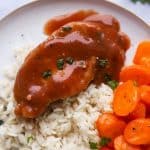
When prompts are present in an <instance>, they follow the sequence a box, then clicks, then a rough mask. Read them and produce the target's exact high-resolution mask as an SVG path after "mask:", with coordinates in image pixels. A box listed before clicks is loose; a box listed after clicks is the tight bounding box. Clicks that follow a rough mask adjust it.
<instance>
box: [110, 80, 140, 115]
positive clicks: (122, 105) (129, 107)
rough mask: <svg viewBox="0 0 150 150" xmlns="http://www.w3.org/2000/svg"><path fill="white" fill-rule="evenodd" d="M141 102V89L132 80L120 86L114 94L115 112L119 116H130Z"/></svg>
mask: <svg viewBox="0 0 150 150" xmlns="http://www.w3.org/2000/svg"><path fill="white" fill-rule="evenodd" d="M139 100H140V96H139V89H138V87H137V86H136V85H135V83H134V82H133V81H131V80H129V81H127V82H125V83H123V84H121V85H119V86H118V87H117V88H116V90H115V93H114V100H113V110H114V112H115V114H116V115H118V116H128V115H129V114H130V113H131V112H133V111H134V109H135V108H136V106H137V104H138V102H139Z"/></svg>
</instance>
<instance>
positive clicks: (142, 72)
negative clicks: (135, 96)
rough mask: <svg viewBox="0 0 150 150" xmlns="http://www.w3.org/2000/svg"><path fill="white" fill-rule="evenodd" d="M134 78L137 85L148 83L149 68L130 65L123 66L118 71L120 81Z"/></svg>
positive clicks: (149, 77)
mask: <svg viewBox="0 0 150 150" xmlns="http://www.w3.org/2000/svg"><path fill="white" fill-rule="evenodd" d="M128 80H135V81H136V82H137V83H138V84H139V85H142V84H150V69H148V68H146V67H143V66H140V65H132V66H128V67H125V68H123V69H122V70H121V72H120V81H123V82H125V81H128Z"/></svg>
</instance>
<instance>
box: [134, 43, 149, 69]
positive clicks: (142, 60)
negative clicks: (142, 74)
mask: <svg viewBox="0 0 150 150" xmlns="http://www.w3.org/2000/svg"><path fill="white" fill-rule="evenodd" d="M133 62H134V63H135V64H139V65H144V66H147V67H150V41H143V42H141V43H140V44H139V45H138V48H137V51H136V54H135V56H134V60H133Z"/></svg>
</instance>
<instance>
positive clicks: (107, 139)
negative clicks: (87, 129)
mask: <svg viewBox="0 0 150 150" xmlns="http://www.w3.org/2000/svg"><path fill="white" fill-rule="evenodd" d="M110 141H111V139H110V138H106V137H102V138H101V141H100V146H106V145H107V144H108V143H109V142H110Z"/></svg>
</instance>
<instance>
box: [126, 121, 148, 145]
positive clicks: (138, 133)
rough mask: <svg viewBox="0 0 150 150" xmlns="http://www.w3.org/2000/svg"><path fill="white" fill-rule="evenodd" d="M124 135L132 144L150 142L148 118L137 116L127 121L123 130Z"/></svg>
mask: <svg viewBox="0 0 150 150" xmlns="http://www.w3.org/2000/svg"><path fill="white" fill-rule="evenodd" d="M124 137H125V139H126V141H127V142H128V143H130V144H133V145H144V144H150V119H146V118H139V119H135V120H133V121H131V122H129V123H128V124H127V126H126V128H125V130H124Z"/></svg>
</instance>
